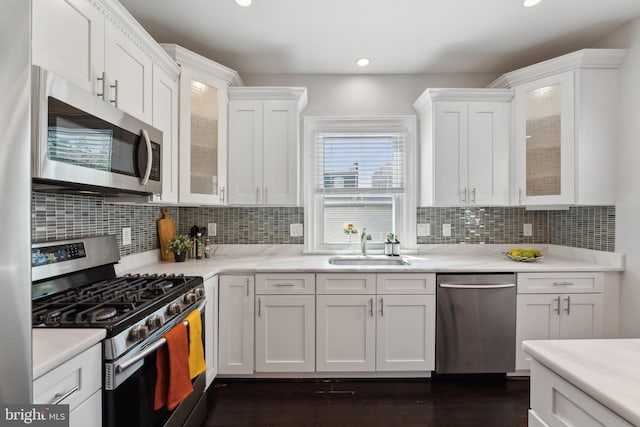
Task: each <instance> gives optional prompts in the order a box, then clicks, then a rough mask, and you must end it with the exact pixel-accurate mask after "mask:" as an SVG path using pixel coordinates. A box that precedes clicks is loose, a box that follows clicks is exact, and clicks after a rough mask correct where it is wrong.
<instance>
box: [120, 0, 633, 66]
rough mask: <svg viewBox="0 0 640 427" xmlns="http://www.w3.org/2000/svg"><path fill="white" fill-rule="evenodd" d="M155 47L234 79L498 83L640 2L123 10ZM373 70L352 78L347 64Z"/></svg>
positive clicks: (621, 20)
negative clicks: (211, 63)
mask: <svg viewBox="0 0 640 427" xmlns="http://www.w3.org/2000/svg"><path fill="white" fill-rule="evenodd" d="M121 3H122V4H123V5H124V6H125V7H126V8H127V9H128V10H129V11H130V12H131V13H132V14H133V16H135V17H136V19H137V20H138V21H139V22H140V23H141V24H142V25H143V26H144V27H145V28H146V29H147V31H148V32H149V33H150V34H151V35H152V36H153V37H154V38H155V39H156V40H157V41H159V42H161V43H176V44H179V45H182V46H183V47H185V48H187V49H190V50H193V51H195V52H197V53H199V54H201V55H204V56H206V57H209V58H211V59H213V60H215V61H217V62H219V63H221V64H224V65H226V66H228V67H231V68H233V69H235V70H236V71H238V72H239V73H240V74H262V73H287V74H289V73H294V74H298V73H319V74H351V73H368V74H402V73H457V72H496V73H502V72H505V71H509V70H512V69H515V68H518V67H521V66H524V65H528V64H530V63H533V62H537V61H541V60H544V59H548V58H551V57H554V56H557V55H560V54H564V53H568V52H571V51H574V50H578V49H581V48H584V47H588V46H590V45H591V44H592V43H593V42H595V41H598V40H599V39H601V38H602V37H604V36H606V35H608V34H609V33H611V32H613V31H614V30H616V29H617V28H619V27H621V26H622V25H624V24H625V23H627V22H629V21H631V20H633V19H635V18H636V17H638V16H640V0H542V3H540V4H539V5H538V6H535V7H532V8H525V7H523V6H522V0H254V4H253V5H252V6H251V7H248V8H244V7H239V6H237V5H236V3H235V2H234V1H233V0H153V1H149V0H121ZM360 56H367V57H369V58H370V59H371V65H369V66H368V67H366V68H364V69H363V68H359V67H357V66H356V65H355V59H356V58H357V57H360Z"/></svg>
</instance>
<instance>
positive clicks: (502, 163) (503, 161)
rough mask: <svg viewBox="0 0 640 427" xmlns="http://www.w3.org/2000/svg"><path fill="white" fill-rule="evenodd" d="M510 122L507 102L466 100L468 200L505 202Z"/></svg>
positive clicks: (489, 202) (500, 203)
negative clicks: (467, 115)
mask: <svg viewBox="0 0 640 427" xmlns="http://www.w3.org/2000/svg"><path fill="white" fill-rule="evenodd" d="M510 123H511V122H510V120H509V103H506V102H470V103H469V129H468V132H469V144H468V152H467V153H468V165H469V166H468V168H469V169H468V174H469V175H468V176H469V182H468V189H467V191H468V197H467V200H468V203H470V204H477V205H504V204H506V203H507V200H508V197H509V132H510Z"/></svg>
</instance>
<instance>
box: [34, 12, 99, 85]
mask: <svg viewBox="0 0 640 427" xmlns="http://www.w3.org/2000/svg"><path fill="white" fill-rule="evenodd" d="M32 15H33V21H32V40H33V41H32V60H33V64H34V65H39V66H41V67H43V68H46V69H47V70H49V71H52V72H53V73H55V74H57V75H59V76H60V77H63V78H65V79H66V80H68V81H70V82H72V83H73V84H75V85H76V86H78V87H81V88H83V89H84V90H86V91H87V92H90V93H93V94H96V95H97V94H98V93H101V91H102V83H101V81H99V80H98V78H102V73H103V72H104V24H105V16H104V14H103V13H102V11H100V10H99V9H98V8H96V7H95V6H94V5H93V4H92V3H90V2H88V1H86V0H58V1H34V2H33V6H32Z"/></svg>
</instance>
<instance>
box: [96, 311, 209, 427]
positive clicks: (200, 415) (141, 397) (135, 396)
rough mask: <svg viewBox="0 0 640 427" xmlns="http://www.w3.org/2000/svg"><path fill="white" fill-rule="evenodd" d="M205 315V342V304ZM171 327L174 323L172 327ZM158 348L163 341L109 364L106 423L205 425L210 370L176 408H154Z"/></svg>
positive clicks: (116, 425)
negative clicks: (206, 391)
mask: <svg viewBox="0 0 640 427" xmlns="http://www.w3.org/2000/svg"><path fill="white" fill-rule="evenodd" d="M184 317H186V315H185V316H184ZM184 317H183V318H184ZM201 319H202V342H203V344H204V342H205V341H204V336H205V335H204V333H205V330H204V328H205V322H204V319H205V312H204V304H202V307H201ZM174 324H175V323H174ZM171 327H173V326H170V327H169V328H168V329H171ZM168 329H167V330H168ZM163 333H164V332H163ZM157 348H159V345H155V344H153V343H152V344H149V345H148V346H147V347H146V348H145V349H141V350H140V351H137V352H135V354H133V355H130V354H129V353H127V354H125V355H124V356H123V357H121V358H120V359H118V360H117V361H114V362H109V363H106V364H105V390H104V391H103V426H104V427H122V426H129V427H141V426H145V427H161V426H162V427H173V426H188V427H196V426H201V425H202V423H203V422H204V420H205V418H206V415H207V412H206V411H207V405H206V394H205V393H204V392H205V385H206V371H205V372H203V373H202V374H200V375H198V376H197V377H196V378H194V379H193V380H192V384H193V392H192V393H191V394H190V395H189V396H188V397H187V398H186V399H185V400H183V401H182V402H181V403H180V404H179V405H178V406H177V407H176V408H175V409H173V410H172V411H169V410H167V408H166V407H165V408H162V409H159V410H157V411H156V410H154V409H153V403H154V391H155V384H156V377H157V375H156V354H157ZM149 350H152V351H149ZM108 388H112V389H110V390H109V389H108Z"/></svg>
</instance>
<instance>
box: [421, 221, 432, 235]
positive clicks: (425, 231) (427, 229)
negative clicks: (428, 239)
mask: <svg viewBox="0 0 640 427" xmlns="http://www.w3.org/2000/svg"><path fill="white" fill-rule="evenodd" d="M425 236H431V224H418V237H425Z"/></svg>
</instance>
